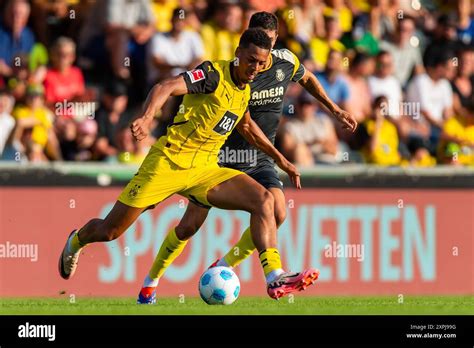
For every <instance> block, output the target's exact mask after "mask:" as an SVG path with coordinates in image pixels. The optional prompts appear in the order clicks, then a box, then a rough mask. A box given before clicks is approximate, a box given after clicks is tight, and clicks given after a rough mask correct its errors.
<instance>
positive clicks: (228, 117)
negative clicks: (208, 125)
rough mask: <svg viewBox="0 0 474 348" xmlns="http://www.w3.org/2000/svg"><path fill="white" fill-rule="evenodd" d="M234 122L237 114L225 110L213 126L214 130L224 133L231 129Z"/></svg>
mask: <svg viewBox="0 0 474 348" xmlns="http://www.w3.org/2000/svg"><path fill="white" fill-rule="evenodd" d="M235 122H237V115H236V114H233V113H232V112H230V111H226V113H225V114H224V116H223V117H222V119H221V120H220V121H219V122H218V123H217V125H216V126H215V127H214V131H215V132H217V133H219V134H222V135H225V134H227V133H229V132H231V131H232V129H233V128H234V125H235Z"/></svg>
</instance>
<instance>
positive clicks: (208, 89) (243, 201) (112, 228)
mask: <svg viewBox="0 0 474 348" xmlns="http://www.w3.org/2000/svg"><path fill="white" fill-rule="evenodd" d="M271 45H272V42H271V40H270V38H269V37H268V35H267V34H265V32H264V31H261V30H259V29H249V30H246V31H245V32H244V33H243V34H242V37H241V39H240V43H239V47H238V48H237V50H236V57H237V60H234V61H214V62H204V63H203V64H201V65H200V66H198V67H197V68H196V69H194V70H192V71H188V72H185V73H183V74H181V75H179V76H177V77H174V78H171V79H167V80H165V81H163V82H161V83H159V84H157V85H156V86H155V87H154V88H153V89H152V91H151V92H150V94H149V96H148V98H147V101H146V103H145V112H144V114H143V116H142V117H140V118H138V119H137V120H136V121H135V122H134V123H133V124H132V127H131V128H132V133H133V135H134V137H135V138H136V139H137V140H139V141H140V140H143V139H144V138H145V137H146V136H147V135H148V131H149V126H150V123H151V121H152V119H153V117H154V116H155V115H156V114H157V111H158V110H159V109H160V108H161V107H162V106H163V104H164V103H165V101H166V99H167V98H168V97H169V96H171V95H173V96H177V95H184V99H183V106H184V112H182V113H178V115H177V116H176V117H175V118H174V120H173V123H172V124H171V125H170V126H169V128H168V131H167V134H166V135H165V136H163V137H161V138H160V139H158V141H157V142H156V143H155V144H154V145H153V147H152V149H151V150H150V152H149V153H148V155H147V157H146V158H145V160H144V162H143V164H142V165H141V167H140V169H139V171H138V173H137V175H135V177H134V178H133V179H132V180H131V181H130V182H129V183H128V185H127V186H126V188H125V189H124V190H123V192H122V193H121V195H120V197H119V198H118V201H117V202H116V204H115V205H114V207H113V209H112V210H111V212H110V213H109V214H108V215H107V217H106V218H105V219H92V220H90V221H89V222H88V223H87V224H86V225H85V226H84V227H82V228H81V229H79V230H78V231H76V230H74V231H73V232H72V233H71V234H70V235H69V238H68V240H67V242H66V245H65V246H64V249H63V251H62V253H61V256H60V259H59V272H60V275H61V276H62V277H63V278H64V279H69V278H70V277H71V276H73V275H74V273H75V270H76V268H77V263H78V258H79V254H80V251H81V249H82V248H83V247H84V246H85V245H86V244H90V243H94V242H107V241H111V240H114V239H116V238H118V237H119V236H120V235H121V234H122V233H124V232H125V231H126V230H127V228H128V227H129V226H130V225H131V224H132V223H133V222H134V221H135V220H136V219H137V218H138V216H139V215H140V214H141V213H142V212H143V211H145V210H146V209H149V208H152V207H154V206H156V205H157V204H159V203H160V202H161V201H163V200H165V199H166V198H168V197H169V196H171V195H173V194H175V193H178V194H180V195H183V196H185V197H187V198H188V199H189V200H190V201H192V202H194V203H196V204H199V205H203V206H209V207H211V206H214V207H218V208H221V209H236V210H245V211H247V212H249V213H250V215H251V216H250V225H251V229H252V239H253V242H254V244H255V246H256V248H257V250H258V251H259V253H260V255H261V256H262V257H263V258H264V259H265V263H264V264H262V266H263V269H264V273H265V275H268V274H269V273H271V272H276V273H277V274H284V272H283V271H282V266H281V260H280V256H279V253H278V250H277V241H276V223H275V218H274V212H273V198H272V196H271V194H270V193H269V192H267V191H266V190H265V189H264V188H263V187H262V186H261V185H259V184H258V183H257V182H256V181H255V180H254V179H252V178H250V177H249V176H248V175H245V174H244V173H243V172H241V171H238V170H235V169H232V168H222V167H219V165H218V153H219V149H220V148H221V146H222V145H223V143H224V142H225V140H226V139H227V137H228V135H229V134H230V133H231V132H232V130H233V129H234V128H237V130H238V131H239V133H241V134H242V135H243V136H245V138H246V139H247V140H248V141H249V142H250V143H252V144H254V145H255V146H257V147H259V148H260V149H262V150H263V151H265V152H266V153H268V154H269V155H270V156H271V157H272V158H274V159H275V162H276V163H277V164H278V165H279V166H280V168H281V169H282V170H284V171H286V172H287V173H288V175H289V176H290V179H291V180H292V182H293V183H294V184H295V186H297V187H300V178H299V173H298V172H297V170H296V168H295V167H294V166H293V165H292V164H291V163H290V162H288V161H287V160H286V159H285V158H284V157H283V155H281V153H279V152H278V151H277V150H276V149H275V147H274V146H273V145H272V143H271V142H270V141H269V140H268V139H267V138H266V137H265V135H264V134H263V132H262V131H261V130H260V128H259V127H258V126H257V125H256V124H255V122H253V121H252V120H251V118H250V114H249V113H248V110H247V105H248V102H249V99H250V87H249V85H248V83H249V82H250V81H252V80H253V79H254V78H255V76H256V75H257V74H258V73H259V71H260V70H261V69H262V67H263V66H264V65H265V63H266V61H267V58H268V55H269V53H270V48H271ZM185 244H186V241H185V240H180V239H179V238H178V237H177V235H176V232H175V229H174V228H173V229H171V230H170V231H169V233H168V235H167V236H166V238H165V240H164V241H163V245H162V248H161V249H160V251H159V254H160V255H161V257H160V261H159V262H155V264H154V265H153V267H152V271H151V272H150V274H152V275H154V276H158V277H159V276H160V275H161V274H162V273H163V272H164V270H165V269H166V267H167V266H168V265H169V264H170V263H171V262H172V261H173V260H174V259H175V258H176V256H178V255H179V254H180V253H181V251H182V250H183V248H184V246H185ZM318 274H319V272H318V271H317V270H314V269H309V270H306V271H304V272H301V273H299V276H297V277H291V284H290V283H289V282H288V281H286V282H284V284H282V286H286V287H288V286H289V285H291V287H292V289H293V290H292V291H297V290H300V289H302V288H305V287H306V286H308V285H309V284H312V282H314V280H315V279H316V278H317V276H318ZM267 289H268V292H269V295H270V296H272V294H273V293H274V290H273V287H272V288H271V289H270V287H267ZM154 298H155V294H152V295H150V296H147V298H146V299H147V300H148V301H149V303H151V302H154Z"/></svg>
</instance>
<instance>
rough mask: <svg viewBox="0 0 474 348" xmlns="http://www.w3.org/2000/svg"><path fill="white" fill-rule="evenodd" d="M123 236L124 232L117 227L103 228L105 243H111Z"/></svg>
mask: <svg viewBox="0 0 474 348" xmlns="http://www.w3.org/2000/svg"><path fill="white" fill-rule="evenodd" d="M121 234H122V230H121V229H120V228H119V227H117V226H103V234H102V235H103V239H104V241H105V242H111V241H113V240H114V239H117V238H118V237H120V235H121Z"/></svg>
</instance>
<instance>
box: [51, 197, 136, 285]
mask: <svg viewBox="0 0 474 348" xmlns="http://www.w3.org/2000/svg"><path fill="white" fill-rule="evenodd" d="M144 210H145V208H133V207H130V206H128V205H125V204H123V203H121V202H116V203H115V205H114V207H113V208H112V210H111V211H110V213H109V214H108V215H107V216H106V218H105V219H92V220H90V221H89V222H88V223H87V224H85V225H84V227H82V228H81V229H79V231H76V230H74V231H72V232H71V234H70V235H69V237H68V239H67V241H66V245H65V246H64V249H63V251H62V252H61V255H60V257H59V274H60V275H61V277H62V278H64V279H69V278H71V277H72V276H73V275H74V273H75V271H76V268H77V263H78V261H79V255H80V252H81V250H82V248H83V247H84V246H86V245H87V244H90V243H94V242H109V241H111V240H114V239H116V238H118V237H119V236H120V235H121V234H122V233H124V232H125V231H126V230H127V228H128V227H129V226H130V225H131V224H132V223H133V222H134V221H135V220H136V219H137V218H138V216H139V215H140V214H141V213H142V212H143V211H144Z"/></svg>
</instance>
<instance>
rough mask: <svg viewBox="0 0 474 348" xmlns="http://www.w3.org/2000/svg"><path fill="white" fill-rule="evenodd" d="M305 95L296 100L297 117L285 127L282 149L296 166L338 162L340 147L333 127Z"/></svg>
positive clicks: (327, 118) (313, 102)
mask: <svg viewBox="0 0 474 348" xmlns="http://www.w3.org/2000/svg"><path fill="white" fill-rule="evenodd" d="M317 109H318V108H317V104H316V103H315V101H314V98H312V97H310V96H309V95H308V94H302V95H301V96H300V97H299V98H298V104H297V112H296V117H295V118H292V119H291V120H290V121H288V122H287V123H285V126H284V131H283V139H282V149H283V151H284V152H285V153H286V154H287V156H288V158H291V159H292V160H293V161H294V163H295V164H297V165H300V166H306V167H307V166H312V165H314V164H315V163H336V162H338V153H339V152H340V151H339V143H338V140H337V136H336V131H335V128H334V124H333V122H332V121H331V119H330V118H329V117H328V116H327V115H326V114H324V113H317Z"/></svg>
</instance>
